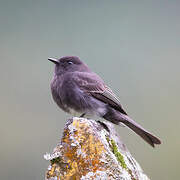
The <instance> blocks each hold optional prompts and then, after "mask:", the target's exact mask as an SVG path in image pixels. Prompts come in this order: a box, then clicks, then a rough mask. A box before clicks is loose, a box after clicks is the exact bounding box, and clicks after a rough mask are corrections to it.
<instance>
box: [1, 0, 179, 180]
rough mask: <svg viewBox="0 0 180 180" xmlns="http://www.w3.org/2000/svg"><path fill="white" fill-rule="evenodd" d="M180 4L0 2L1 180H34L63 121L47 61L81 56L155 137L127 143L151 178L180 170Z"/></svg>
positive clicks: (127, 138) (163, 0) (131, 137)
mask: <svg viewBox="0 0 180 180" xmlns="http://www.w3.org/2000/svg"><path fill="white" fill-rule="evenodd" d="M179 20H180V1H178V0H172V1H171V0H157V1H155V0H154V1H147V0H145V1H140V0H136V1H130V0H126V1H123V0H111V1H109V0H107V1H105V0H104V1H95V0H89V1H87V0H64V1H63V0H28V1H24V0H16V1H12V0H11V1H10V0H0V91H1V93H0V122H1V125H0V143H1V145H0V179H2V180H11V179H14V180H32V179H33V180H40V179H42V180H43V179H44V173H45V170H46V168H47V166H48V164H49V163H48V162H46V161H45V160H44V159H43V154H44V153H46V152H51V151H52V150H53V147H54V146H55V145H56V143H57V142H58V140H59V139H60V137H61V134H62V130H63V127H64V124H65V121H66V119H67V118H68V117H70V116H69V115H66V114H65V113H64V112H62V111H61V110H59V109H58V107H57V106H56V105H55V103H54V102H53V101H52V98H51V94H50V88H49V84H50V80H51V78H52V74H53V68H54V67H53V64H51V63H50V62H48V61H47V58H48V57H61V56H65V55H77V56H79V57H81V59H82V60H83V61H84V62H85V63H87V64H88V65H89V66H90V67H91V69H93V70H94V71H95V72H97V73H98V74H99V75H100V76H101V77H102V78H103V79H104V80H105V82H106V83H107V84H108V85H109V86H110V87H111V88H112V89H113V90H114V91H115V93H116V94H117V95H118V96H119V97H120V100H121V102H122V104H123V106H124V107H125V109H126V110H127V112H128V113H129V115H130V116H131V117H133V118H134V119H135V120H136V121H137V122H139V123H140V124H142V125H143V126H144V127H145V128H146V129H148V130H150V131H151V132H153V133H155V134H157V135H158V136H159V137H161V139H162V141H163V144H162V145H161V146H158V147H157V148H155V149H153V148H151V147H150V146H149V145H147V144H146V143H144V141H143V140H141V139H140V138H139V137H138V136H136V135H135V134H134V133H132V132H131V131H130V130H128V129H127V128H121V127H117V130H118V132H119V134H120V136H121V137H122V139H123V141H124V142H125V143H126V144H127V146H128V148H129V150H130V151H131V153H132V154H133V155H134V157H135V158H136V160H137V161H138V162H139V163H140V165H141V166H142V167H143V169H144V171H145V172H146V174H147V175H148V176H149V177H150V178H151V179H153V180H156V179H163V180H169V179H179V176H180V173H179V169H180V155H179V152H180V140H179V137H180V132H179V128H180V121H179V107H180V102H179V100H180V95H179V91H180V70H179V67H180V59H179V57H180V23H179V22H180V21H179Z"/></svg>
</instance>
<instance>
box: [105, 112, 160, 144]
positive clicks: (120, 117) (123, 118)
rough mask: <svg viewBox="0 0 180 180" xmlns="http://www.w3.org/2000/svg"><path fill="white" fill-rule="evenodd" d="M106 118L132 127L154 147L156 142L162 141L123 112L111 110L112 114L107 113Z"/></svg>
mask: <svg viewBox="0 0 180 180" xmlns="http://www.w3.org/2000/svg"><path fill="white" fill-rule="evenodd" d="M114 113H115V114H114ZM104 118H105V119H107V120H108V121H111V122H113V123H115V124H120V123H123V124H125V125H126V126H128V127H129V128H130V129H132V130H133V131H134V132H135V133H136V134H138V135H139V136H140V137H142V138H143V139H144V140H145V141H146V142H147V143H148V144H150V145H151V146H152V147H154V146H155V144H161V141H160V139H159V138H157V137H156V136H154V135H152V134H151V133H150V132H148V131H147V130H145V129H144V128H143V127H142V126H140V125H139V124H137V123H136V122H135V121H134V120H132V119H131V118H130V117H129V116H127V115H124V114H121V113H119V112H117V111H113V113H112V112H111V115H110V116H109V115H108V114H107V115H105V116H104Z"/></svg>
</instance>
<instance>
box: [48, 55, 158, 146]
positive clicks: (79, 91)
mask: <svg viewBox="0 0 180 180" xmlns="http://www.w3.org/2000/svg"><path fill="white" fill-rule="evenodd" d="M48 60H49V61H52V62H53V63H55V72H54V77H53V80H52V82H51V91H52V96H53V99H54V101H55V102H56V103H57V105H58V106H59V107H60V108H61V109H63V110H64V111H65V112H68V113H71V114H73V115H74V113H79V114H80V115H81V117H83V116H84V115H90V116H92V115H97V116H99V117H102V118H104V119H106V120H108V121H111V122H112V123H114V124H121V123H123V124H125V125H126V126H128V127H129V128H131V129H132V130H133V131H134V132H135V133H137V134H138V135H139V136H141V137H142V138H143V139H144V140H145V141H146V142H147V143H149V144H150V145H151V146H153V147H154V145H155V144H161V141H160V140H159V139H158V138H157V137H155V136H154V135H152V134H151V133H150V132H148V131H146V130H145V129H144V128H143V127H141V126H140V125H139V124H137V123H136V122H135V121H133V120H132V119H131V118H130V117H129V116H128V115H127V113H126V112H125V110H124V109H123V107H122V106H121V104H120V101H119V100H118V98H117V97H116V95H115V94H114V93H113V92H112V90H111V89H110V88H109V87H108V86H106V84H105V83H104V82H103V80H102V79H101V78H100V77H99V76H98V75H97V74H95V73H94V72H92V71H91V70H90V69H89V68H88V66H87V65H86V64H84V63H83V62H82V61H81V60H80V59H79V58H78V57H76V56H67V57H62V58H60V59H54V58H49V59H48Z"/></svg>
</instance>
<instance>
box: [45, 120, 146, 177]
mask: <svg viewBox="0 0 180 180" xmlns="http://www.w3.org/2000/svg"><path fill="white" fill-rule="evenodd" d="M45 159H47V160H50V162H51V165H50V166H49V167H48V170H47V172H46V180H71V179H72V180H92V179H93V180H94V179H97V180H111V179H112V180H113V179H117V180H148V177H147V176H146V175H145V174H144V173H143V171H142V169H141V167H140V166H139V164H138V163H137V162H136V160H135V159H134V158H133V157H132V156H131V154H130V153H129V151H128V150H127V148H126V147H125V145H124V144H123V143H122V142H121V141H120V140H119V138H118V136H117V135H116V132H115V130H114V127H113V125H112V124H111V123H109V122H106V123H101V122H97V121H95V120H90V119H84V118H73V119H70V120H68V122H67V123H66V126H65V128H64V133H63V137H62V139H61V142H60V143H59V144H58V145H57V147H56V148H55V149H54V152H53V153H52V154H46V155H45Z"/></svg>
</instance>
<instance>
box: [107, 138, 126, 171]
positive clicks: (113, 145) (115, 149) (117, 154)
mask: <svg viewBox="0 0 180 180" xmlns="http://www.w3.org/2000/svg"><path fill="white" fill-rule="evenodd" d="M111 145H112V151H113V153H114V155H115V156H116V158H117V160H118V162H120V163H121V167H123V168H124V169H128V168H127V165H126V163H125V161H124V157H123V156H122V154H121V153H120V152H119V151H118V147H117V145H116V143H115V141H114V140H113V139H111Z"/></svg>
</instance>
